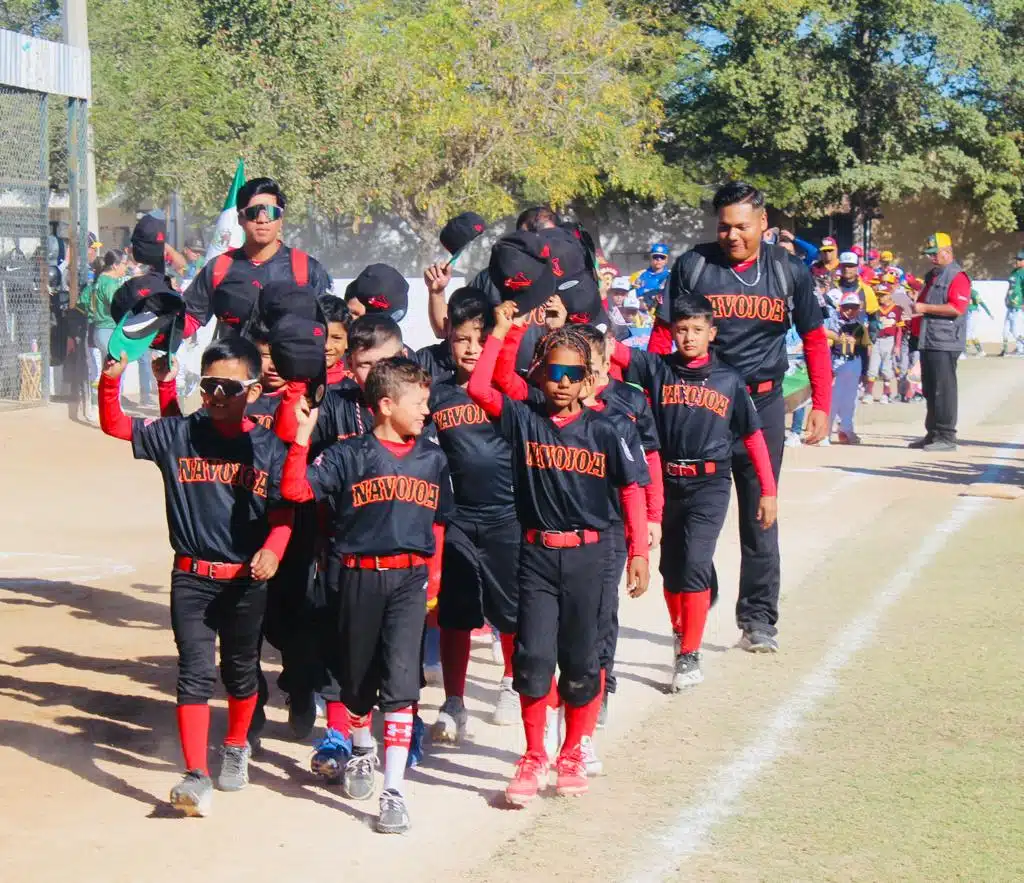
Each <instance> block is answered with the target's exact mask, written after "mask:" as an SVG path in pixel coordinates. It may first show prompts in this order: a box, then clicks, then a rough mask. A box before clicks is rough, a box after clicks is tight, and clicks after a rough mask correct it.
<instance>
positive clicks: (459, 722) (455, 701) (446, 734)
mask: <svg viewBox="0 0 1024 883" xmlns="http://www.w3.org/2000/svg"><path fill="white" fill-rule="evenodd" d="M468 724H469V712H468V711H466V705H465V703H464V702H463V701H462V697H461V696H449V697H448V698H447V699H445V700H444V704H443V705H442V706H441V708H440V709H439V710H438V712H437V720H436V721H435V722H434V726H433V727H431V729H430V734H431V736H432V737H433V739H434V741H435V742H437V743H438V744H439V745H458V744H459V743H460V742H461V741H462V740H463V739H465V738H466V728H467V725H468Z"/></svg>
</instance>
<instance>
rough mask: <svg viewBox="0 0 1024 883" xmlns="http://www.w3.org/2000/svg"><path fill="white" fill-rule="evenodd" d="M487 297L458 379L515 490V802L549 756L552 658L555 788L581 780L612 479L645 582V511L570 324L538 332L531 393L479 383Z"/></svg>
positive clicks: (490, 372)
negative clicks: (497, 438) (479, 338)
mask: <svg viewBox="0 0 1024 883" xmlns="http://www.w3.org/2000/svg"><path fill="white" fill-rule="evenodd" d="M516 309H517V308H516V305H515V303H514V302H513V301H506V302H505V303H503V304H501V305H500V306H499V307H497V308H496V309H495V312H494V316H495V327H494V330H493V332H492V333H491V336H490V337H489V338H488V340H487V343H486V344H485V345H484V348H483V352H482V353H481V355H480V359H479V361H478V362H477V365H476V369H475V370H474V372H473V374H472V376H471V377H470V380H469V385H468V388H467V391H468V392H469V395H470V397H471V398H472V399H473V400H474V401H475V402H476V403H477V404H478V405H479V406H480V407H481V408H482V409H483V410H484V411H485V412H486V413H487V414H489V415H490V416H492V417H497V418H500V429H501V432H502V434H503V435H504V436H505V438H507V439H508V441H509V443H510V446H511V450H512V469H513V474H514V476H515V501H516V508H517V510H518V512H519V520H520V523H521V524H522V526H523V544H522V546H521V549H520V559H519V616H518V634H517V635H516V649H515V658H514V662H513V670H514V680H513V686H514V687H515V689H516V691H517V692H518V693H519V697H520V704H521V706H522V715H523V726H524V729H525V730H526V753H525V754H524V755H523V757H522V758H521V759H520V761H519V764H518V766H517V767H516V772H515V775H514V776H513V778H512V780H511V781H510V782H509V785H508V787H507V788H506V790H505V798H506V800H507V801H508V802H509V803H510V804H511V805H513V806H523V805H525V804H526V803H528V802H529V801H531V800H532V799H533V798H535V797H536V796H537V793H538V791H539V790H541V789H542V788H543V787H545V786H546V784H547V776H548V768H549V763H550V760H551V758H549V757H548V755H547V751H546V749H545V747H544V728H545V724H546V720H547V707H548V704H549V703H548V697H549V693H550V692H551V690H552V680H553V677H554V674H555V667H556V665H557V667H558V669H559V672H560V676H559V680H558V685H557V689H558V694H559V696H560V697H561V699H562V700H563V701H564V704H565V706H566V712H565V724H566V732H565V740H564V742H563V744H562V747H561V751H560V752H559V755H558V758H557V760H556V761H555V765H556V768H557V771H558V782H557V789H558V793H559V794H562V795H569V796H576V795H581V794H584V793H586V791H587V769H586V764H585V760H584V756H583V739H584V737H585V736H587V735H589V734H590V733H591V732H592V731H593V728H594V725H595V723H596V721H597V715H598V713H599V711H600V708H601V700H602V697H603V680H604V677H603V672H602V671H601V663H600V658H599V654H600V649H601V648H600V644H601V634H600V628H601V600H602V594H603V589H602V586H603V582H604V571H605V568H606V567H607V564H608V561H609V558H610V551H611V535H610V531H611V530H612V529H613V525H614V523H615V513H614V507H613V504H612V493H611V491H612V489H613V488H618V489H619V493H620V495H621V501H622V513H623V518H624V520H625V522H626V525H627V533H628V537H629V564H628V584H629V587H630V594H631V595H632V596H634V597H637V596H639V595H642V594H643V593H644V592H645V591H646V590H647V580H648V571H647V522H646V518H645V512H644V498H643V493H642V491H641V490H640V483H641V482H643V481H644V480H645V478H646V466H645V465H644V463H643V457H642V455H639V454H638V455H634V454H633V453H632V451H631V450H630V447H629V445H628V444H627V443H626V441H625V440H624V439H622V437H621V436H620V435H619V433H618V431H617V430H616V428H615V425H614V424H613V423H612V422H611V421H610V420H609V419H608V418H607V417H605V416H603V415H601V414H598V413H596V412H595V411H593V410H591V409H589V408H585V407H583V405H582V402H581V399H582V397H583V396H584V395H585V394H586V389H587V387H586V384H585V381H587V380H589V378H590V376H591V351H590V343H589V341H587V340H586V339H585V338H584V337H583V336H582V335H580V334H579V332H578V331H576V330H575V329H573V328H572V327H570V326H567V327H565V328H561V329H559V330H557V331H553V332H551V333H550V334H548V335H547V337H546V338H545V342H544V344H543V345H542V346H541V348H540V352H539V353H538V355H539V359H538V368H537V370H538V372H539V375H540V376H539V383H538V385H539V386H540V388H541V390H542V391H543V393H544V402H543V404H541V403H539V402H534V403H531V402H529V401H526V402H518V401H513V400H512V399H510V398H507V397H505V396H504V395H502V394H501V393H500V392H498V391H497V390H496V389H494V388H493V387H492V386H491V381H492V379H493V376H494V367H495V363H496V361H497V358H498V354H499V352H500V351H501V348H502V345H503V341H504V339H505V336H506V335H507V334H508V332H509V330H510V329H511V327H512V317H513V315H514V314H515V312H516Z"/></svg>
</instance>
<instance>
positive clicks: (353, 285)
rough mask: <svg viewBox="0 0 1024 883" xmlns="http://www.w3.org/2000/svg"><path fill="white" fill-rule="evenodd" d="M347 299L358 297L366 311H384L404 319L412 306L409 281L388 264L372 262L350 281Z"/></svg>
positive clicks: (346, 290) (398, 318) (399, 319)
mask: <svg viewBox="0 0 1024 883" xmlns="http://www.w3.org/2000/svg"><path fill="white" fill-rule="evenodd" d="M345 300H347V301H349V300H357V301H359V302H360V303H361V304H362V305H363V306H364V307H366V312H367V313H384V314H385V315H387V316H390V317H391V318H392V319H394V320H395V321H396V322H401V321H402V319H403V318H404V317H405V314H406V313H407V312H408V310H409V283H408V281H406V278H405V277H404V276H403V275H402V274H401V273H399V272H398V270H396V269H395V268H394V267H392V266H389V265H388V264H370V266H368V267H365V268H364V269H363V271H362V272H361V273H360V274H359V275H358V276H356V278H355V279H353V280H352V281H351V282H349V284H348V287H347V288H346V289H345Z"/></svg>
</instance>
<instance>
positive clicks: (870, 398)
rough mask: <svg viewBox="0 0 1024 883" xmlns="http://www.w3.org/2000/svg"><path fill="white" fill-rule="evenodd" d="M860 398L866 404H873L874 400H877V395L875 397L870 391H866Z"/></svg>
mask: <svg viewBox="0 0 1024 883" xmlns="http://www.w3.org/2000/svg"><path fill="white" fill-rule="evenodd" d="M860 400H861V402H863V403H864V404H865V405H870V404H871V403H872V402H874V400H875V397H874V396H873V395H871V393H869V392H868V393H864V395H862V396H861V397H860Z"/></svg>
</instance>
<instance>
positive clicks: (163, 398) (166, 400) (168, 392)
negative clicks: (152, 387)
mask: <svg viewBox="0 0 1024 883" xmlns="http://www.w3.org/2000/svg"><path fill="white" fill-rule="evenodd" d="M156 393H157V398H158V399H159V400H160V416H161V417H180V416H181V406H180V405H179V404H178V384H177V382H176V381H174V380H168V381H167V382H166V383H157V385H156Z"/></svg>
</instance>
